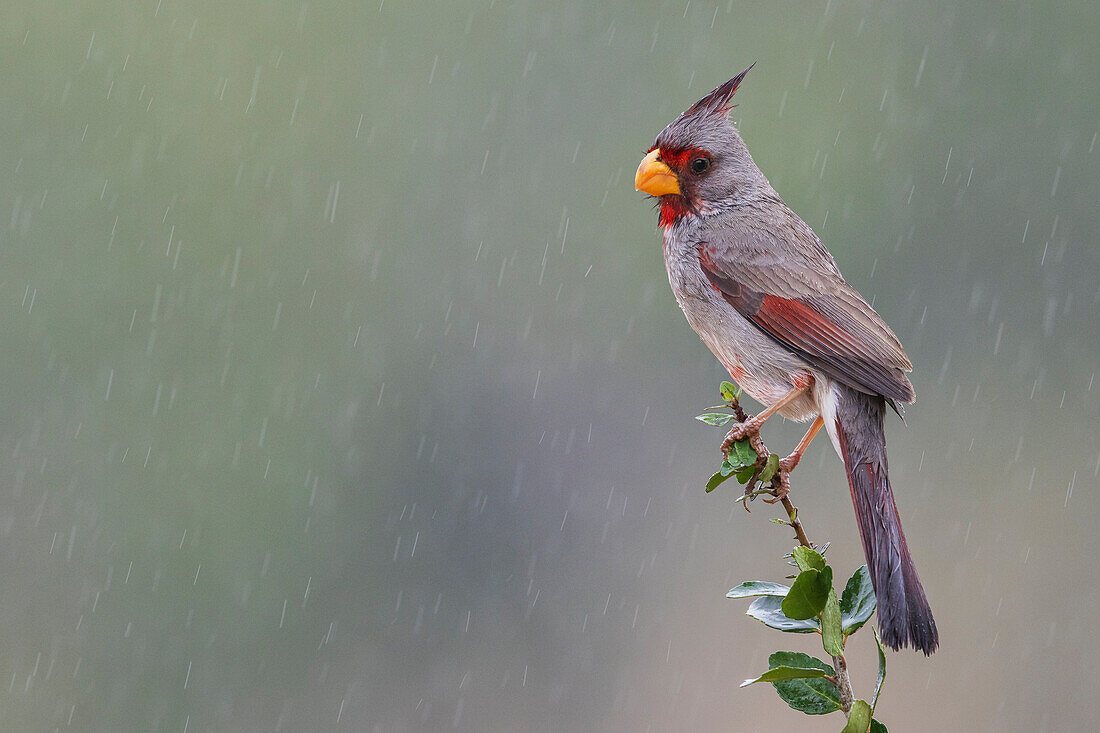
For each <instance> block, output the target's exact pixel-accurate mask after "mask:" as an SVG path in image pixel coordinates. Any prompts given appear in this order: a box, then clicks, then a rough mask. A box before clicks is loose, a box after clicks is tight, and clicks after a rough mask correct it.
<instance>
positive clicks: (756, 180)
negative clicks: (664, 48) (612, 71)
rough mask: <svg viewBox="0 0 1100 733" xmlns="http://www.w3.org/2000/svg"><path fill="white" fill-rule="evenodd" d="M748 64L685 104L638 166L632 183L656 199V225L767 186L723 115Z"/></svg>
mask: <svg viewBox="0 0 1100 733" xmlns="http://www.w3.org/2000/svg"><path fill="white" fill-rule="evenodd" d="M754 65H755V64H754ZM750 69H752V66H750V67H749V68H748V69H745V70H744V71H742V72H741V73H740V74H738V75H737V76H735V77H733V78H732V79H730V80H729V81H727V82H726V83H725V84H722V85H721V86H719V87H718V88H717V89H715V90H714V91H712V92H711V93H710V94H708V95H706V96H705V97H703V98H702V99H700V100H699V101H698V102H696V103H695V104H693V105H691V106H690V107H688V108H687V110H685V111H684V113H683V114H681V115H680V116H679V117H677V118H676V119H675V120H673V121H672V122H671V123H670V124H669V125H668V127H666V128H665V129H664V130H662V131H661V134H659V135H658V136H657V139H656V140H655V141H654V143H653V147H652V148H650V149H649V151H648V153H647V155H646V156H645V157H644V158H643V159H642V162H641V164H640V165H639V166H638V172H637V174H636V175H635V176H634V187H635V188H636V189H637V190H639V191H642V192H643V193H647V194H649V195H650V196H656V197H658V198H659V199H660V206H661V218H660V224H661V226H663V227H667V226H670V225H672V224H674V223H675V222H677V221H679V220H680V219H681V218H683V217H685V216H690V215H700V214H705V213H709V212H711V211H714V210H716V209H718V208H720V207H721V206H722V205H724V204H736V203H738V202H739V201H742V200H746V199H748V198H751V197H752V194H753V193H755V192H758V191H760V190H761V188H762V187H764V188H766V187H767V186H768V182H767V180H766V179H765V178H764V174H763V173H761V172H760V169H759V168H757V167H756V163H754V162H753V160H752V157H751V156H750V155H749V151H748V149H747V148H746V147H745V143H744V142H742V140H741V136H740V135H738V134H737V130H736V129H734V127H733V125H732V124H730V121H729V113H730V110H731V109H732V108H733V95H734V93H735V92H736V91H737V87H738V86H739V85H740V84H741V80H742V79H744V78H745V74H747V73H749V70H750Z"/></svg>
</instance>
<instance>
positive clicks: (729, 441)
mask: <svg viewBox="0 0 1100 733" xmlns="http://www.w3.org/2000/svg"><path fill="white" fill-rule="evenodd" d="M762 424H763V420H757V419H756V418H755V417H750V418H749V419H748V420H745V421H744V422H739V423H737V424H736V425H734V426H733V429H732V430H730V431H729V432H728V433H726V439H725V440H723V441H722V457H723V458H729V454H730V448H732V447H733V444H734V443H736V442H737V441H739V440H744V439H745V438H748V439H749V440H754V439H755V440H754V442H753V443H752V447H753V449H754V450H756V452H757V453H759V452H760V448H759V447H757V446H758V445H759V444H760V426H761V425H762ZM765 450H766V449H765Z"/></svg>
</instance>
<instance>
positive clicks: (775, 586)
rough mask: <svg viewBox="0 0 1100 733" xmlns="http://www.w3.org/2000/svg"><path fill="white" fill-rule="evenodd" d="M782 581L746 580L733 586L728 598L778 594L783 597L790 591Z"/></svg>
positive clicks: (727, 595)
mask: <svg viewBox="0 0 1100 733" xmlns="http://www.w3.org/2000/svg"><path fill="white" fill-rule="evenodd" d="M789 590H790V588H788V587H787V586H785V585H781V584H780V583H769V582H768V581H766V580H746V581H745V582H744V583H742V584H741V585H739V586H737V587H736V588H731V589H730V592H729V593H727V594H726V598H752V597H753V596H778V597H780V598H782V597H783V596H785V595H787V591H789Z"/></svg>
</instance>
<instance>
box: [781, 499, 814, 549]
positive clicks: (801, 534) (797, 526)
mask: <svg viewBox="0 0 1100 733" xmlns="http://www.w3.org/2000/svg"><path fill="white" fill-rule="evenodd" d="M779 503H780V504H782V505H783V508H784V509H786V510H787V516H788V517H789V518H790V522H791V527H793V528H794V536H795V537H796V538H798V541H799V543H801V544H802V546H803V547H808V548H810V549H813V545H811V544H810V539H809V538H808V537H806V530H804V529H802V522H801V521H799V519H798V507H796V506H795V505H794V504H792V503H791V500H790V498H789V496H784V497H783V498H782V499H780V500H779Z"/></svg>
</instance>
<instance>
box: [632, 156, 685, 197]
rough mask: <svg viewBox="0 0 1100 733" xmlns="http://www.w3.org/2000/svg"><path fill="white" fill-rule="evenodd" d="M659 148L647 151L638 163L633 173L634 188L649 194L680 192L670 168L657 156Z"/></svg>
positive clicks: (678, 182)
mask: <svg viewBox="0 0 1100 733" xmlns="http://www.w3.org/2000/svg"><path fill="white" fill-rule="evenodd" d="M660 154H661V151H660V149H654V150H651V151H649V154H648V155H647V156H646V157H644V158H642V162H641V163H640V164H639V165H638V172H637V173H635V174H634V189H635V190H637V191H641V192H643V193H648V194H649V195H650V196H664V195H666V194H670V193H675V194H678V193H680V181H678V180H677V179H676V174H675V173H673V172H672V169H671V168H669V167H668V166H667V165H665V164H664V161H662V160H660V159H659V158H658V156H659V155H660Z"/></svg>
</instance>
